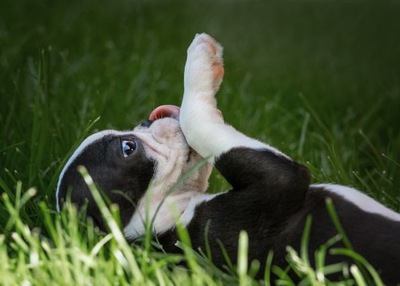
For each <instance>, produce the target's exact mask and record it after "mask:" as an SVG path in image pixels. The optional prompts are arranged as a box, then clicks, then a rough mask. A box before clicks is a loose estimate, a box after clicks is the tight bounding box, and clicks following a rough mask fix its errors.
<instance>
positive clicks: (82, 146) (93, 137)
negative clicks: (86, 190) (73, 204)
mask: <svg viewBox="0 0 400 286" xmlns="http://www.w3.org/2000/svg"><path fill="white" fill-rule="evenodd" d="M123 134H130V132H129V131H125V132H123V131H116V130H104V131H100V132H97V133H94V134H92V135H90V136H89V137H87V138H86V139H85V140H83V141H82V143H81V144H80V145H79V147H78V148H77V149H76V150H75V151H74V153H72V155H71V157H69V159H68V161H67V163H66V164H65V165H64V168H63V169H62V171H61V173H60V176H59V177H58V182H57V189H56V208H57V211H58V212H59V211H60V202H59V200H58V193H59V192H60V185H61V181H62V178H63V177H64V175H65V172H66V171H67V169H68V168H69V166H70V165H71V164H72V162H73V161H74V160H75V159H76V158H77V157H78V156H79V155H80V154H82V152H83V151H84V150H85V149H86V148H87V147H88V146H89V145H90V144H92V143H94V142H96V141H98V140H100V139H101V138H103V137H104V136H107V135H123Z"/></svg>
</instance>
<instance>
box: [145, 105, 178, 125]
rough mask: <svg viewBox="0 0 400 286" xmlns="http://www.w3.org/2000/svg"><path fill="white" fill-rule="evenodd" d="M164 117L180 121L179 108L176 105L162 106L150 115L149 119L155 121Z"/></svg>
mask: <svg viewBox="0 0 400 286" xmlns="http://www.w3.org/2000/svg"><path fill="white" fill-rule="evenodd" d="M164 117H172V118H175V119H177V120H178V119H179V107H178V106H176V105H160V106H159V107H157V108H156V109H154V110H153V111H152V112H151V113H150V115H149V119H150V120H152V121H154V120H157V119H161V118H164Z"/></svg>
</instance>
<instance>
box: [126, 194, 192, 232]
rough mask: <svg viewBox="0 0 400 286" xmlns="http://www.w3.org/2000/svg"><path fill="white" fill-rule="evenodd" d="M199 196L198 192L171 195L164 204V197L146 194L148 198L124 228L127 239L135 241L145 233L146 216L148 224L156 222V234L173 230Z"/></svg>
mask: <svg viewBox="0 0 400 286" xmlns="http://www.w3.org/2000/svg"><path fill="white" fill-rule="evenodd" d="M197 194H198V192H193V191H189V192H183V193H179V194H171V195H169V196H168V197H167V198H166V199H165V201H164V202H163V201H162V200H163V197H162V196H157V195H156V194H154V196H152V195H153V194H151V193H148V192H146V196H145V197H144V198H143V199H141V200H140V202H139V205H138V207H137V209H136V211H135V213H134V214H133V216H132V218H131V219H130V221H129V223H128V224H127V225H126V226H125V228H124V234H125V237H126V238H128V239H135V238H138V237H140V236H141V235H143V234H144V233H145V223H146V214H147V218H148V219H147V221H148V223H150V222H151V221H153V220H154V224H153V229H152V231H153V232H154V233H156V234H161V233H163V232H165V231H167V230H169V229H171V228H173V227H174V226H175V225H176V222H177V220H178V218H179V217H180V216H181V214H182V213H183V212H184V211H185V209H186V207H187V206H188V204H189V202H190V200H191V198H193V197H196V196H197ZM146 200H147V201H146ZM161 203H162V205H161V207H160V208H159V205H160V204H161ZM158 208H159V209H158ZM157 209H158V212H157ZM154 216H155V217H154Z"/></svg>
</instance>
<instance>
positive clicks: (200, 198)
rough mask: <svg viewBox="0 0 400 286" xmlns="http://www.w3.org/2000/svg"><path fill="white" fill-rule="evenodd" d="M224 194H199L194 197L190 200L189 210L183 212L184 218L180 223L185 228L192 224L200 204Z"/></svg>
mask: <svg viewBox="0 0 400 286" xmlns="http://www.w3.org/2000/svg"><path fill="white" fill-rule="evenodd" d="M222 194H224V192H222V193H217V194H199V195H197V196H196V197H193V198H192V199H191V200H190V202H189V204H188V206H187V208H186V209H185V211H184V212H183V214H182V216H181V217H180V218H179V222H180V223H181V224H183V225H184V226H187V225H188V224H189V223H190V221H191V220H192V219H193V217H194V213H195V210H196V207H197V206H198V205H199V204H201V203H203V202H208V201H210V200H212V199H214V198H215V197H217V196H219V195H222Z"/></svg>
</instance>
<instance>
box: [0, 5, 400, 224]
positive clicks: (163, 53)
mask: <svg viewBox="0 0 400 286" xmlns="http://www.w3.org/2000/svg"><path fill="white" fill-rule="evenodd" d="M399 15H400V3H399V2H398V1H328V0H326V1H323V0H321V1H309V0H300V1H286V0H284V1H251V0H249V1H227V0H225V1H222V0H221V1H125V0H117V1H92V0H84V1H42V0H38V1H8V0H6V1H4V0H3V1H1V3H0V83H1V85H0V136H1V137H0V189H1V191H2V192H7V193H8V194H9V195H10V196H11V198H13V197H14V194H15V185H16V183H17V181H21V182H22V184H23V189H27V188H28V187H31V186H34V187H36V188H37V190H38V195H37V196H36V199H35V200H33V201H31V202H30V203H29V204H28V205H27V208H26V220H29V221H30V223H32V224H34V225H40V223H41V222H40V221H37V220H35V214H36V212H37V203H38V202H39V201H41V200H45V201H47V202H48V205H49V206H50V208H54V190H55V183H56V179H57V176H58V173H59V171H60V167H61V166H62V163H63V161H64V160H65V158H66V157H67V156H68V154H69V152H71V150H72V149H73V147H74V146H75V145H76V144H77V143H79V142H80V140H82V138H83V137H84V136H86V135H88V134H89V133H92V132H94V131H95V130H99V129H104V128H117V129H128V128H132V127H133V126H134V125H135V124H137V123H138V122H139V121H141V120H142V119H144V118H146V117H147V115H148V114H149V112H150V111H151V110H152V109H153V108H154V107H156V106H157V105H160V104H166V103H172V104H178V105H179V103H180V98H181V95H182V90H183V83H182V79H183V66H184V62H185V56H186V48H187V46H188V45H189V43H190V42H191V40H192V38H193V36H194V34H195V33H198V32H207V33H209V34H211V35H213V36H214V37H215V38H217V39H218V40H219V41H220V42H221V44H222V45H223V46H224V47H225V53H224V55H225V72H226V75H225V80H224V83H223V86H222V90H221V92H220V93H219V95H218V100H219V106H220V109H221V110H222V111H223V112H224V116H225V119H226V120H227V121H228V122H230V123H232V124H233V125H234V126H235V127H237V128H239V129H240V130H242V131H244V132H245V133H247V134H249V135H251V136H254V137H257V138H260V139H262V140H265V141H266V142H268V143H270V144H273V145H275V146H276V147H278V148H280V149H281V150H283V151H284V152H287V153H288V154H289V155H291V156H293V157H295V158H296V159H298V160H299V161H301V162H303V163H305V164H307V166H309V167H310V169H311V170H312V172H313V181H315V182H321V181H329V182H337V183H343V184H348V185H351V186H355V187H357V188H360V189H362V190H363V191H365V192H366V193H368V194H369V195H371V196H373V197H375V198H377V199H379V200H380V201H382V202H383V203H384V204H386V205H388V206H390V207H392V208H394V209H396V210H400V190H399V185H400V184H399V183H400V127H399V126H400V125H399V122H400V36H399V35H400V17H399ZM98 116H100V117H101V118H100V120H99V121H97V122H96V123H94V124H93V125H91V124H90V123H91V122H93V120H95V119H96V118H97V117H98ZM89 126H91V127H90V128H89ZM226 187H227V185H226V184H225V183H224V182H223V180H222V179H221V178H220V177H219V176H218V174H214V176H213V179H212V185H211V190H212V191H220V190H221V189H224V188H226ZM0 215H1V216H2V217H1V218H0V221H1V222H5V221H6V220H7V216H8V214H7V213H6V212H4V210H3V209H1V208H0Z"/></svg>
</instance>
